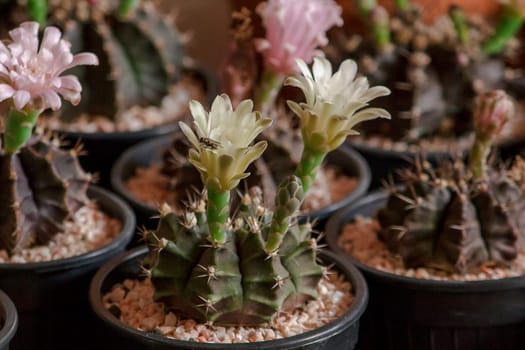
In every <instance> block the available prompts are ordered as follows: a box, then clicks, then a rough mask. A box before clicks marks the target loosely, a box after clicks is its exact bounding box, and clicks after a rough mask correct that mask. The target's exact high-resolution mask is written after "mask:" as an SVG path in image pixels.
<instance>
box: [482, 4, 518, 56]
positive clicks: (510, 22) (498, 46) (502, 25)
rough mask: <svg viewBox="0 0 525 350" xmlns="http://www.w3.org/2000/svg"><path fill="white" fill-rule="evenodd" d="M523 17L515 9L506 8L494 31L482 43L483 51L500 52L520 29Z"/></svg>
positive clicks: (488, 52) (490, 53) (489, 52)
mask: <svg viewBox="0 0 525 350" xmlns="http://www.w3.org/2000/svg"><path fill="white" fill-rule="evenodd" d="M524 20H525V18H524V17H523V16H522V15H521V14H520V13H518V12H517V11H515V10H510V9H509V10H507V11H506V13H505V14H504V15H503V18H502V19H501V20H500V22H499V24H498V26H497V28H496V31H495V33H494V34H493V35H492V37H490V38H489V40H488V41H487V42H486V43H485V44H484V45H483V51H484V52H485V53H486V54H488V55H492V54H497V53H499V52H501V51H502V50H503V49H504V48H505V45H506V44H507V41H509V39H511V38H512V37H513V36H514V35H515V34H516V33H517V32H518V30H520V28H521V26H522V25H523V21H524Z"/></svg>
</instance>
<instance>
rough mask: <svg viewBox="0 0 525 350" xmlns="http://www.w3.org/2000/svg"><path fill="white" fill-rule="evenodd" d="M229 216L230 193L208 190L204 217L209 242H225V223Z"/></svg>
mask: <svg viewBox="0 0 525 350" xmlns="http://www.w3.org/2000/svg"><path fill="white" fill-rule="evenodd" d="M229 215H230V191H213V190H211V189H209V188H208V206H207V208H206V216H207V218H208V228H209V230H210V237H211V241H212V242H213V243H216V244H223V243H224V242H226V223H227V222H228V217H229Z"/></svg>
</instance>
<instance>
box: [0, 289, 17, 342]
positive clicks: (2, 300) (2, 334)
mask: <svg viewBox="0 0 525 350" xmlns="http://www.w3.org/2000/svg"><path fill="white" fill-rule="evenodd" d="M0 304H2V306H1V308H3V309H4V310H3V311H4V313H5V320H4V325H3V327H2V328H1V329H0V348H4V347H5V348H7V346H8V345H9V343H10V341H11V339H12V338H13V336H14V335H15V333H16V330H17V328H18V314H17V311H16V307H15V304H14V303H13V301H12V300H11V298H9V296H8V295H7V294H6V293H5V292H4V291H3V290H0Z"/></svg>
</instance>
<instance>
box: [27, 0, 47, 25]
mask: <svg viewBox="0 0 525 350" xmlns="http://www.w3.org/2000/svg"><path fill="white" fill-rule="evenodd" d="M27 9H28V11H29V14H30V16H31V18H32V19H33V20H34V21H36V22H38V23H39V24H40V26H41V27H43V26H45V25H46V20H47V0H28V2H27Z"/></svg>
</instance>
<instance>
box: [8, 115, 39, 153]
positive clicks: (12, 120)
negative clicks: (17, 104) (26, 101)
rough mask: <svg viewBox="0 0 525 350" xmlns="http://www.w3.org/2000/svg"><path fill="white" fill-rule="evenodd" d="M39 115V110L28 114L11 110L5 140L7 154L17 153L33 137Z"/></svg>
mask: <svg viewBox="0 0 525 350" xmlns="http://www.w3.org/2000/svg"><path fill="white" fill-rule="evenodd" d="M39 115H40V111H39V110H30V111H27V112H26V113H24V112H21V111H18V110H16V109H10V110H9V112H8V113H7V121H6V124H5V131H4V140H3V141H4V151H5V152H6V153H15V152H16V151H18V149H19V148H20V146H22V145H23V144H24V143H25V142H26V141H27V140H28V139H29V138H30V137H31V134H32V133H33V127H34V126H35V123H36V120H37V118H38V116H39Z"/></svg>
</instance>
